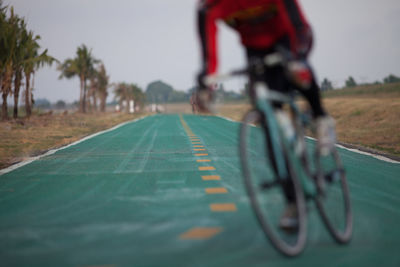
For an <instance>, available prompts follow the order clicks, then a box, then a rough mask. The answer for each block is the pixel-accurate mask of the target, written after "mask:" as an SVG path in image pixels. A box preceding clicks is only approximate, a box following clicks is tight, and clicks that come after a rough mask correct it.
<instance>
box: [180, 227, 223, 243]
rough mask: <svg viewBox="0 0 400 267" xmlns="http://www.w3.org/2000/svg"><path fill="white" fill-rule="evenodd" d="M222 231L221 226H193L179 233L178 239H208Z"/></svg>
mask: <svg viewBox="0 0 400 267" xmlns="http://www.w3.org/2000/svg"><path fill="white" fill-rule="evenodd" d="M221 231H222V228H221V227H195V228H192V229H190V230H189V231H187V232H185V233H183V234H181V235H180V236H179V238H180V239H183V240H187V239H197V240H204V239H209V238H211V237H213V236H215V235H216V234H218V233H220V232H221Z"/></svg>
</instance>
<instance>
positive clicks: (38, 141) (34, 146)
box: [0, 113, 143, 169]
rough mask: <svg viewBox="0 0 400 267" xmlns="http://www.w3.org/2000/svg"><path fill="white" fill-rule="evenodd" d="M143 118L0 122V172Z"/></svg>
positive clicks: (98, 116) (51, 117)
mask: <svg viewBox="0 0 400 267" xmlns="http://www.w3.org/2000/svg"><path fill="white" fill-rule="evenodd" d="M139 116H143V114H135V115H131V114H124V113H105V114H77V113H76V114H66V115H63V114H57V115H52V114H47V115H41V116H33V117H31V118H30V119H26V120H22V119H21V120H17V121H8V122H0V140H1V143H0V169H1V168H4V167H7V166H9V165H11V164H14V163H16V162H19V161H21V160H24V159H25V158H27V157H31V156H35V155H39V154H42V153H43V152H45V151H47V150H49V149H52V148H57V147H61V146H64V145H66V144H70V143H72V142H74V141H76V140H79V139H81V138H82V137H84V136H87V135H89V134H92V133H95V132H98V131H100V130H104V129H107V128H110V127H112V126H114V125H117V124H119V123H121V122H124V121H128V120H132V119H134V118H137V117H139Z"/></svg>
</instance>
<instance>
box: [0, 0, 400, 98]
mask: <svg viewBox="0 0 400 267" xmlns="http://www.w3.org/2000/svg"><path fill="white" fill-rule="evenodd" d="M197 1H198V0H113V1H109V0H4V2H5V4H10V5H13V6H14V8H15V12H16V13H17V14H18V15H20V16H23V17H25V18H26V20H27V23H28V28H29V29H31V30H33V31H34V32H35V33H36V34H39V35H40V36H41V37H42V39H41V41H40V45H41V46H42V47H43V48H48V50H49V54H50V55H52V56H54V57H56V58H57V59H59V60H60V61H64V60H65V59H66V58H71V57H74V55H75V52H76V48H77V47H78V46H80V45H81V44H86V45H87V46H88V47H89V48H92V49H93V54H94V56H95V57H97V58H99V59H101V60H102V61H103V62H104V64H105V66H106V69H107V71H108V73H109V75H110V78H111V81H112V82H129V83H136V84H138V85H139V86H140V87H142V88H143V89H145V88H146V87H147V85H148V84H149V83H150V82H152V81H155V80H160V79H161V80H162V81H164V82H166V83H169V84H170V85H172V86H173V87H174V88H175V89H178V90H187V89H188V88H190V87H192V86H193V84H194V77H195V74H196V72H197V71H198V70H199V66H200V63H199V59H200V56H199V46H198V41H197V35H196V28H195V9H196V3H197ZM232 1H234V0H232ZM299 2H300V3H301V4H302V5H303V9H304V10H305V13H306V16H307V18H308V20H309V21H310V23H311V25H312V27H313V29H314V33H315V46H314V50H313V53H312V55H311V61H312V63H313V65H314V68H315V71H316V73H317V76H318V77H319V79H320V80H321V79H322V78H324V77H327V78H328V79H330V80H331V81H333V82H334V85H335V86H342V85H343V84H344V81H345V79H346V78H347V77H348V76H349V75H352V76H353V77H354V78H355V79H356V81H358V82H373V81H376V80H382V79H383V78H384V77H385V76H387V75H388V74H390V73H393V74H396V75H398V76H400V15H399V14H400V0H299ZM219 28H220V43H219V50H220V62H221V67H220V70H221V71H227V70H229V69H232V68H236V67H240V66H244V64H245V59H244V53H243V50H242V48H241V47H240V43H239V39H238V37H237V36H236V34H235V33H233V32H232V31H231V30H230V29H228V28H227V27H225V26H224V25H222V24H221V25H220V27H219ZM58 76H59V72H57V71H56V67H55V66H53V67H52V68H44V69H41V70H40V71H39V72H38V73H37V75H36V79H35V92H34V94H35V98H36V99H37V98H43V97H46V98H48V99H49V100H50V101H52V102H55V101H57V100H59V99H64V100H67V101H68V102H71V101H73V100H77V99H78V97H79V82H78V80H77V79H72V80H58ZM241 83H242V81H240V80H239V81H233V82H231V83H228V86H226V89H230V88H232V89H234V90H237V89H238V88H239V87H240V86H241Z"/></svg>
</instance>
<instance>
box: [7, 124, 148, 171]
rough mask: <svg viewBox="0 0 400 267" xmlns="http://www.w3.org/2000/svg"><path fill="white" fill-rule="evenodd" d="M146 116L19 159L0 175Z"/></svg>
mask: <svg viewBox="0 0 400 267" xmlns="http://www.w3.org/2000/svg"><path fill="white" fill-rule="evenodd" d="M148 117H150V116H144V117H141V118H138V119H134V120H131V121H127V122H123V123H121V124H118V125H116V126H114V127H112V128H110V129H107V130H103V131H100V132H97V133H94V134H92V135H89V136H86V137H84V138H82V139H80V140H78V141H75V142H73V143H71V144H69V145H66V146H63V147H60V148H57V149H51V150H49V151H47V152H46V153H44V154H42V155H39V156H36V157H31V158H28V159H26V160H24V161H21V162H19V163H17V164H14V165H11V166H10V167H7V168H5V169H2V170H0V176H1V175H3V174H6V173H9V172H11V171H13V170H16V169H18V168H21V167H22V166H25V165H28V164H29V163H31V162H33V161H36V160H38V159H41V158H43V157H47V156H50V155H53V154H54V153H56V152H57V151H60V150H63V149H66V148H69V147H71V146H74V145H77V144H79V143H82V142H84V141H86V140H88V139H91V138H93V137H96V136H98V135H100V134H103V133H107V132H111V131H113V130H116V129H118V128H120V127H122V126H124V125H126V124H129V123H134V122H137V121H140V120H142V119H144V118H148Z"/></svg>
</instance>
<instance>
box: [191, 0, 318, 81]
mask: <svg viewBox="0 0 400 267" xmlns="http://www.w3.org/2000/svg"><path fill="white" fill-rule="evenodd" d="M217 20H222V21H224V22H225V23H226V24H227V25H229V26H230V27H232V28H233V29H235V30H236V31H237V32H238V33H239V35H240V37H241V41H242V44H243V45H244V46H245V47H246V48H251V49H260V50H263V49H268V48H270V47H271V46H273V45H274V44H275V43H276V42H277V41H278V40H279V39H281V38H283V37H288V38H289V40H290V48H291V50H292V51H293V52H294V53H295V54H296V53H297V52H298V50H299V46H301V45H303V46H304V44H302V42H303V41H304V40H303V39H305V37H311V34H310V30H309V29H310V28H309V24H308V23H307V21H306V19H305V17H304V15H303V13H302V12H301V10H300V8H299V5H298V3H297V0H201V1H200V3H199V8H198V30H199V35H200V40H201V47H202V55H203V64H204V65H203V72H204V74H210V73H215V72H216V70H217V65H218V62H217V58H218V57H217V26H216V21H217ZM305 33H307V34H305ZM307 35H308V36H307ZM309 39H311V38H309ZM307 42H308V46H311V45H310V43H311V41H310V40H308V41H307ZM303 43H304V42H303ZM309 48H310V47H308V49H309Z"/></svg>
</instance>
